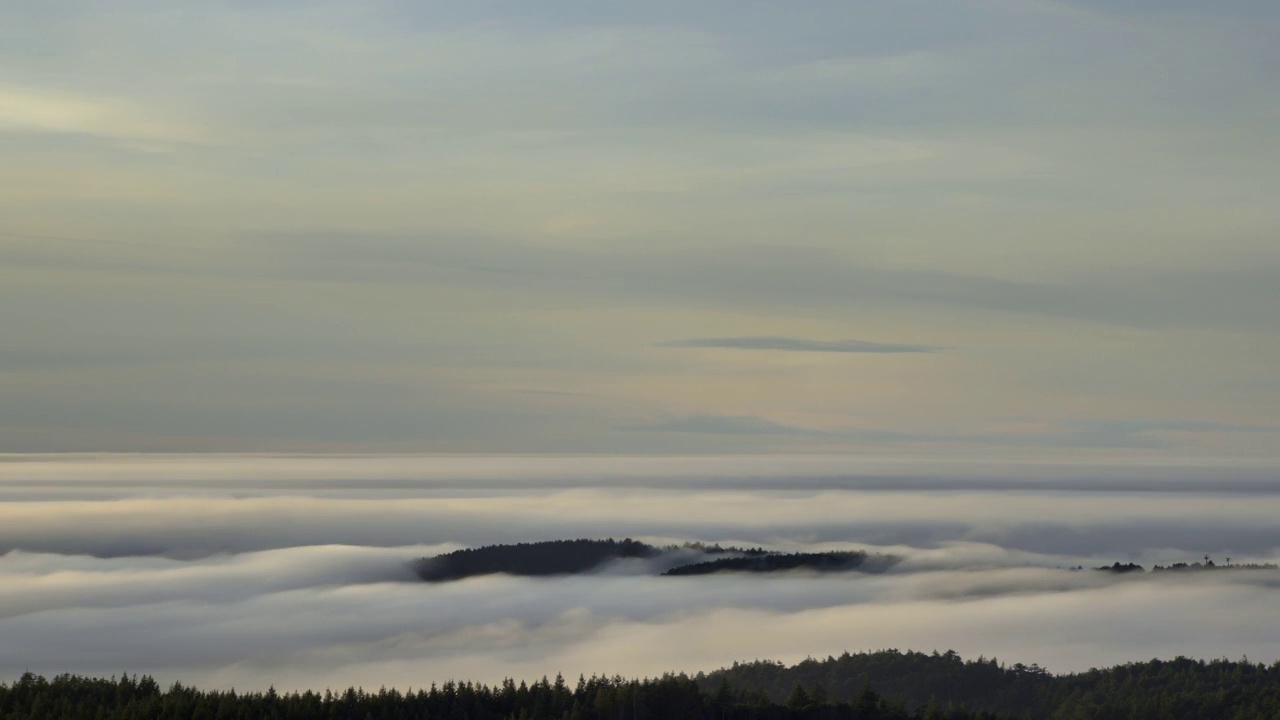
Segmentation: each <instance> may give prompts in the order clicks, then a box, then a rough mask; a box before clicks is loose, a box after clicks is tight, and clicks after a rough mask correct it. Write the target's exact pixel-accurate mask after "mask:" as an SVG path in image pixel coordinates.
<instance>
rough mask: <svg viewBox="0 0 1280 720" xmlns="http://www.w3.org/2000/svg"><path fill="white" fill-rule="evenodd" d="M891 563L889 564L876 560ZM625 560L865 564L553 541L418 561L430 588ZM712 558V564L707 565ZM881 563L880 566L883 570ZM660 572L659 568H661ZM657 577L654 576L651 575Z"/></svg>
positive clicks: (816, 556)
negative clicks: (470, 579) (482, 577)
mask: <svg viewBox="0 0 1280 720" xmlns="http://www.w3.org/2000/svg"><path fill="white" fill-rule="evenodd" d="M878 557H879V558H880V559H882V560H885V561H886V562H887V563H891V562H892V560H893V558H887V557H884V556H878ZM626 558H641V559H658V558H662V559H665V560H666V561H667V563H668V565H667V567H668V568H669V569H668V570H667V571H666V572H664V573H662V574H664V575H708V574H711V573H717V572H733V571H738V572H757V573H759V572H779V571H785V570H795V569H800V568H807V569H812V570H818V571H824V572H836V571H842V570H855V569H858V568H860V567H861V566H862V565H863V563H864V562H865V561H866V559H867V554H866V553H861V552H827V553H793V554H784V553H779V552H775V551H772V550H765V549H762V548H738V547H721V546H720V545H703V544H700V543H686V544H684V545H670V546H666V547H661V548H660V547H657V546H654V545H649V544H647V543H643V542H640V541H638V540H632V539H630V538H627V539H625V540H612V539H609V540H585V539H580V540H554V541H549V542H534V543H518V544H515V545H487V546H485V547H479V548H472V549H466V550H456V551H454V552H451V553H445V554H443V555H437V556H435V557H431V558H422V559H420V560H418V561H417V562H416V563H415V569H416V571H417V573H418V576H419V577H421V578H422V579H423V580H427V581H429V582H445V581H449V580H461V579H463V578H468V577H473V576H476V575H490V574H493V573H505V574H508V575H525V576H541V575H572V574H577V573H584V572H590V571H592V570H595V569H597V568H599V567H601V566H602V565H604V564H605V563H608V562H610V561H613V560H621V559H626ZM707 558H711V559H707ZM883 564H884V563H882V565H883ZM659 569H660V568H659ZM655 572H657V570H655Z"/></svg>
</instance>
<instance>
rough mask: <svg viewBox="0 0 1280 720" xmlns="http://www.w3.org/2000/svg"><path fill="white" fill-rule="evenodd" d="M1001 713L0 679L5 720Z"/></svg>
mask: <svg viewBox="0 0 1280 720" xmlns="http://www.w3.org/2000/svg"><path fill="white" fill-rule="evenodd" d="M410 718H416V719H421V720H1001V718H999V716H996V715H993V714H991V713H987V712H979V713H970V712H967V711H965V710H963V709H959V708H952V709H950V710H949V711H945V712H944V711H941V710H939V709H938V708H936V707H931V708H930V709H929V710H928V711H925V710H921V711H919V712H916V713H914V714H913V713H909V712H907V710H906V709H905V707H904V706H903V704H902V703H900V702H895V701H892V700H887V699H885V698H882V697H880V696H879V695H878V694H876V693H875V692H874V691H872V690H871V689H869V688H863V690H862V691H861V692H860V693H859V694H858V695H857V696H856V697H855V698H854V699H853V700H852V701H851V702H839V701H830V700H828V699H826V698H825V697H823V695H822V691H821V690H815V691H814V692H813V693H810V692H808V691H806V690H804V689H803V688H797V689H796V690H795V692H793V693H791V694H790V695H788V697H787V700H786V702H784V703H777V702H773V701H771V700H769V699H768V698H767V697H765V695H764V694H763V693H760V692H746V691H742V690H735V689H733V688H732V687H730V686H729V685H727V684H721V685H719V686H717V687H716V689H715V690H713V691H707V690H703V689H702V688H700V687H699V684H698V682H697V681H695V680H694V679H692V678H690V677H688V676H686V675H664V676H663V677H660V678H653V679H646V680H625V679H623V678H621V677H613V678H603V677H592V678H579V679H578V681H577V684H576V685H575V686H572V687H571V686H570V685H569V684H568V683H566V682H565V680H564V678H563V677H561V676H559V675H557V676H556V678H555V680H554V681H551V680H548V679H547V678H545V677H544V678H542V679H541V680H539V681H537V682H534V683H533V684H527V683H525V682H521V683H519V684H516V683H515V682H514V681H512V680H505V681H503V682H502V683H501V684H500V685H496V686H487V685H482V684H476V683H470V682H452V681H450V682H446V683H444V684H443V685H440V686H436V685H432V686H431V687H430V688H428V689H420V690H409V691H406V692H403V693H402V692H399V691H397V690H388V689H386V688H382V689H379V690H378V691H377V692H367V691H365V690H361V689H355V688H351V689H348V690H346V691H344V692H340V693H337V694H335V693H332V692H330V691H327V690H326V691H325V692H323V693H317V692H313V691H307V692H303V693H296V692H291V693H286V694H281V693H278V692H276V691H275V690H274V689H271V690H268V691H267V692H260V693H237V692H234V691H230V690H228V691H201V690H197V689H195V688H192V687H187V686H184V685H181V684H177V683H175V684H174V685H173V686H171V687H170V688H169V689H168V690H162V689H161V688H160V686H159V684H157V683H156V681H155V680H153V679H152V678H150V677H142V678H138V677H136V676H134V677H129V676H127V675H126V676H122V677H120V678H118V679H117V678H111V679H109V680H105V679H93V678H84V677H79V676H74V675H60V676H58V677H55V678H53V679H52V680H47V679H45V678H43V677H39V676H36V675H33V674H31V673H27V674H25V675H23V676H22V677H21V678H19V679H18V681H17V682H16V683H14V684H12V685H0V719H3V720H409V719H410Z"/></svg>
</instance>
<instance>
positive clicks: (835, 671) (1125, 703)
mask: <svg viewBox="0 0 1280 720" xmlns="http://www.w3.org/2000/svg"><path fill="white" fill-rule="evenodd" d="M697 680H698V682H699V684H700V685H701V686H702V687H703V688H704V689H710V688H715V687H718V686H719V685H720V684H721V683H728V684H729V685H731V686H734V687H750V688H757V689H759V690H761V691H763V692H765V693H766V694H767V695H768V696H769V697H771V698H774V699H779V698H785V697H787V696H788V695H789V694H790V693H792V692H793V691H794V689H795V688H796V687H804V688H821V691H822V692H823V693H825V694H826V695H827V696H828V697H830V698H832V699H833V700H845V701H847V700H850V699H852V698H854V697H856V696H857V693H859V692H860V691H861V689H862V688H864V687H870V688H872V689H874V690H875V691H876V692H878V693H881V694H883V695H885V696H888V697H893V698H897V699H900V700H902V701H903V702H905V703H906V706H907V707H908V708H909V709H919V708H921V707H925V706H928V705H929V704H930V703H934V704H936V705H940V706H944V707H945V706H946V705H948V704H952V703H954V704H956V705H962V706H964V707H968V708H972V709H981V710H987V711H990V712H994V713H997V714H1000V715H1004V716H1009V717H1017V718H1048V719H1049V720H1083V719H1089V720H1147V719H1152V720H1156V719H1159V720H1193V719H1194V720H1203V719H1206V718H1214V719H1221V720H1262V719H1264V718H1265V719H1266V720H1277V719H1280V662H1277V663H1273V664H1271V665H1269V666H1268V665H1262V664H1258V663H1250V662H1248V661H1247V660H1241V661H1231V660H1214V661H1209V662H1206V661H1204V660H1190V659H1187V658H1177V659H1174V660H1150V661H1147V662H1135V663H1129V664H1126V665H1118V666H1115V667H1111V668H1106V669H1101V670H1090V671H1088V672H1084V673H1077V674H1069V675H1053V674H1050V673H1049V672H1048V671H1046V670H1044V669H1043V668H1040V667H1039V666H1037V665H1034V664H1033V665H1030V666H1027V665H1022V664H1015V665H1012V666H1006V665H1003V664H1001V663H1000V662H998V661H997V660H994V659H990V660H989V659H985V658H979V659H977V660H969V661H965V660H963V659H961V658H960V656H958V655H957V654H955V653H954V652H946V653H941V654H939V653H936V652H935V653H932V654H926V653H920V652H898V651H896V650H888V651H882V652H874V653H859V654H849V653H846V654H844V655H841V656H840V657H838V658H837V657H828V658H827V659H825V660H814V659H810V660H806V661H804V662H801V663H799V664H797V665H793V666H790V667H788V666H784V665H782V664H781V663H776V662H769V661H756V662H751V663H737V664H735V665H734V666H733V667H731V668H726V669H724V670H719V671H716V672H713V673H710V674H708V675H699V676H698V677H697Z"/></svg>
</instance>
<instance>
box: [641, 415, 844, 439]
mask: <svg viewBox="0 0 1280 720" xmlns="http://www.w3.org/2000/svg"><path fill="white" fill-rule="evenodd" d="M618 429H619V430H644V431H653V432H676V433H706V434H710V435H815V434H823V432H822V431H821V430H814V429H811V428H804V427H799V426H796V425H784V424H782V423H777V422H774V421H772V420H766V419H764V418H760V417H755V416H752V415H689V416H687V417H679V418H671V419H669V420H661V421H658V422H654V423H648V424H644V425H624V426H619V428H618Z"/></svg>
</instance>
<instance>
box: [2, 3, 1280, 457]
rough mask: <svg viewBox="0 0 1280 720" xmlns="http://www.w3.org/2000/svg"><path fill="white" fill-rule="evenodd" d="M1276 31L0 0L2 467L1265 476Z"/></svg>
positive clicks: (818, 14) (1180, 19) (844, 6)
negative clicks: (1239, 468)
mask: <svg viewBox="0 0 1280 720" xmlns="http://www.w3.org/2000/svg"><path fill="white" fill-rule="evenodd" d="M1278 34H1280V5H1277V4H1275V3H1273V2H1269V1H1263V0H1226V1H1224V2H1218V3H1200V2H1190V1H1189V0H1161V1H1156V0H1123V1H1121V2H1114V1H1113V2H1100V1H1096V0H1090V1H1087V2H1086V1H1084V0H892V1H889V0H884V1H859V2H843V3H828V2H817V1H814V2H804V3H785V4H783V3H755V2H742V1H740V0H735V1H733V2H727V1H724V2H722V1H719V0H705V1H703V2H698V3H687V2H680V3H677V2H666V1H664V0H655V1H653V2H643V3H641V2H555V1H552V2H540V3H527V2H520V1H517V0H510V1H506V2H503V1H494V2H487V1H483V2H469V3H422V2H389V1H381V2H379V1H374V2H362V3H349V2H293V1H290V0H280V1H278V2H270V1H264V2H244V1H238V2H204V3H196V4H183V5H182V6H181V7H177V6H175V5H174V4H173V3H161V2H146V1H141V0H137V1H135V0H122V1H121V2H113V3H98V2H89V1H88V0H67V1H65V2H41V3H6V4H4V5H3V6H2V7H0V160H2V161H0V334H2V335H3V341H2V342H0V407H3V408H4V410H3V413H2V414H0V450H3V451H6V452H15V453H23V452H58V451H165V452H181V451H280V452H293V451H297V452H407V453H418V452H423V453H429V452H439V453H523V454H542V453H614V454H618V453H621V454H637V455H645V454H655V455H662V454H683V453H800V454H804V453H865V454H880V455H886V456H897V455H913V456H929V455H939V456H943V455H947V456H954V455H963V456H968V455H1001V456H1008V455H1017V456H1019V457H1042V456H1050V455H1052V456H1059V457H1077V458H1078V457H1088V458H1115V457H1121V456H1123V457H1130V456H1137V457H1144V458H1152V457H1155V458H1174V457H1177V458H1193V459H1204V460H1206V461H1208V460H1223V459H1239V458H1246V459H1252V460H1259V461H1266V460H1269V459H1275V458H1276V457H1277V456H1278V455H1280V451H1278V450H1277V448H1280V442H1278V441H1280V375H1277V374H1276V372H1275V367H1276V366H1277V364H1278V363H1280V313H1277V312H1276V309H1277V308H1280V238H1278V237H1277V231H1278V230H1280V204H1277V203H1275V202H1274V198H1275V197H1276V196H1277V195H1278V194H1280V134H1277V133H1276V132H1275V127H1277V124H1278V123H1280V80H1277V79H1278V78H1280V49H1277V46H1276V43H1275V42H1274V39H1275V37H1276V36H1277V35H1278Z"/></svg>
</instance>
